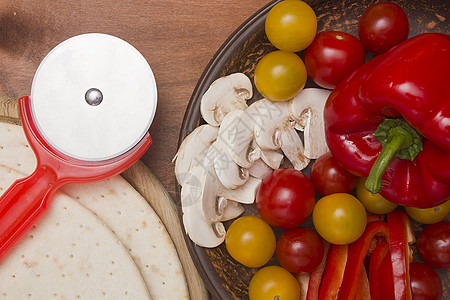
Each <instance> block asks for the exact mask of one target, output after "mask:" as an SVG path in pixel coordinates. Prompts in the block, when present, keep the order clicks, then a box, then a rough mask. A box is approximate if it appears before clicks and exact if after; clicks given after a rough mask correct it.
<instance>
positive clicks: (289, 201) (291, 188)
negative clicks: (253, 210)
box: [256, 169, 316, 229]
mask: <svg viewBox="0 0 450 300" xmlns="http://www.w3.org/2000/svg"><path fill="white" fill-rule="evenodd" d="M315 199H316V192H315V191H314V187H313V185H312V183H311V181H310V180H309V178H308V177H306V175H304V174H303V173H302V172H300V171H298V170H295V169H278V170H275V171H273V172H272V173H271V174H270V175H268V176H266V177H265V178H264V179H263V181H262V182H261V185H260V187H259V189H258V192H257V194H256V207H257V208H258V211H259V214H260V215H261V217H262V218H263V219H264V220H265V221H266V222H267V223H269V224H270V225H272V226H275V227H278V228H283V229H287V228H294V227H297V226H299V225H301V224H302V223H303V222H304V221H305V220H306V219H307V218H308V216H309V215H310V214H311V213H312V211H313V208H314V203H315Z"/></svg>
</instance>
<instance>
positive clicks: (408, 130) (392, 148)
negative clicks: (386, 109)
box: [366, 119, 422, 194]
mask: <svg viewBox="0 0 450 300" xmlns="http://www.w3.org/2000/svg"><path fill="white" fill-rule="evenodd" d="M374 136H375V137H376V138H377V139H378V140H379V141H380V143H381V145H382V147H383V149H382V150H381V152H380V154H379V155H378V157H377V159H376V161H375V163H374V164H373V166H372V169H371V170H370V173H369V176H368V177H367V180H366V188H367V190H369V191H370V192H371V193H373V194H377V193H379V192H380V191H381V185H382V177H383V173H384V171H385V170H386V168H387V167H388V166H389V164H390V163H391V161H392V159H393V158H394V157H396V156H397V157H399V158H402V159H409V160H414V158H415V157H416V156H417V154H419V152H420V151H421V150H422V141H421V138H420V136H419V134H418V133H417V132H416V131H415V130H414V129H413V128H412V127H411V126H410V125H409V124H407V123H406V122H404V121H401V120H398V119H385V120H384V121H383V122H382V123H381V124H380V125H379V126H378V128H377V130H376V131H375V132H374Z"/></svg>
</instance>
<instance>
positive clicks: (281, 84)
mask: <svg viewBox="0 0 450 300" xmlns="http://www.w3.org/2000/svg"><path fill="white" fill-rule="evenodd" d="M306 79H307V73H306V67H305V64H304V63H303V61H302V59H301V58H300V57H299V56H298V55H297V54H295V53H292V52H286V51H274V52H271V53H269V54H266V55H265V56H264V57H263V58H261V60H260V61H259V62H258V64H257V65H256V68H255V85H256V88H257V89H258V91H259V92H260V93H261V95H262V96H263V97H265V98H267V99H269V100H272V101H285V100H289V99H292V98H294V97H295V96H296V95H297V94H298V93H299V92H300V91H301V90H302V89H303V87H304V86H305V83H306Z"/></svg>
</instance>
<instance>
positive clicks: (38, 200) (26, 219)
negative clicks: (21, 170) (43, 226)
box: [0, 167, 58, 260]
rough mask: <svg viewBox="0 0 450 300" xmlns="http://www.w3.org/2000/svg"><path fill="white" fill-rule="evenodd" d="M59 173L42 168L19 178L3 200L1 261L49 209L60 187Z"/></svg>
mask: <svg viewBox="0 0 450 300" xmlns="http://www.w3.org/2000/svg"><path fill="white" fill-rule="evenodd" d="M56 178H57V177H56V174H55V173H54V172H53V171H52V170H51V169H49V168H47V167H40V168H38V169H36V170H35V172H34V173H33V174H31V175H30V176H28V177H26V178H24V179H20V180H17V181H16V182H14V184H13V185H12V186H10V187H9V189H8V190H7V191H6V192H5V193H4V194H3V195H2V198H1V201H0V260H1V259H2V258H3V256H4V255H5V254H6V253H7V252H8V250H10V248H11V247H12V246H13V245H14V244H15V243H16V242H17V241H18V240H19V239H20V238H21V237H22V236H23V235H24V234H25V233H26V232H27V231H28V229H30V228H31V226H32V225H33V224H34V223H36V221H37V220H38V219H39V217H40V216H41V215H42V214H43V213H44V212H45V211H47V210H48V207H49V203H50V198H51V196H52V195H53V194H54V192H55V191H56V190H57V189H58V186H57V184H56Z"/></svg>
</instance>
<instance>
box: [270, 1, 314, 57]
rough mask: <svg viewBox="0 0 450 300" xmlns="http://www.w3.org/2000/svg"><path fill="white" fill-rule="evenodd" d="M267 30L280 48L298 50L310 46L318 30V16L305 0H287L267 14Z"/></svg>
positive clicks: (273, 41)
mask: <svg viewBox="0 0 450 300" xmlns="http://www.w3.org/2000/svg"><path fill="white" fill-rule="evenodd" d="M265 31H266V35H267V38H268V39H269V41H270V42H271V43H272V44H273V45H274V46H275V47H277V48H278V49H280V50H285V51H290V52H297V51H300V50H303V49H305V48H306V47H308V46H309V45H310V44H311V43H312V41H313V40H314V37H315V36H316V32H317V17H316V14H315V13H314V10H313V9H312V8H311V7H310V6H309V5H308V4H306V3H305V2H303V1H299V0H285V1H282V2H280V3H278V4H277V5H275V6H274V7H273V8H272V9H271V10H270V11H269V13H268V14H267V18H266V23H265Z"/></svg>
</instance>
